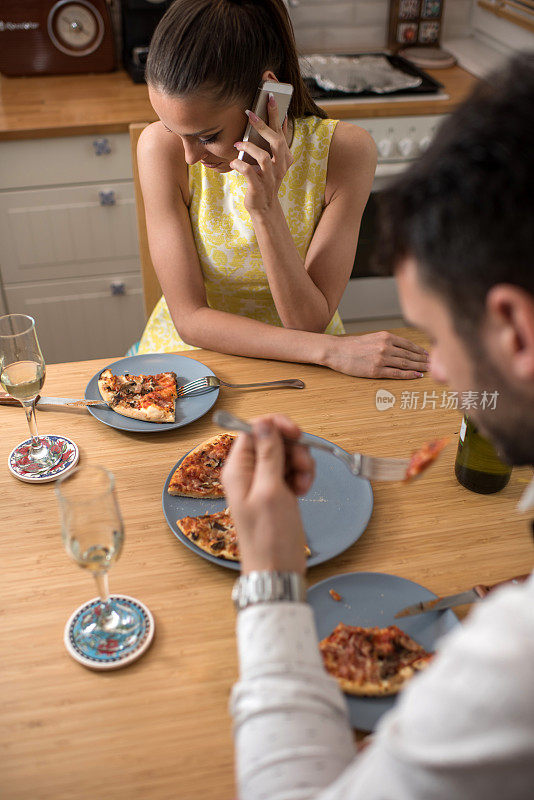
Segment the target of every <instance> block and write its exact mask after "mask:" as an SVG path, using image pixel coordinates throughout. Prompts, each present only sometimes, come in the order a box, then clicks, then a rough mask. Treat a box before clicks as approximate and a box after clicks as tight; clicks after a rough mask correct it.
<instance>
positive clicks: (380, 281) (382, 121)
mask: <svg viewBox="0 0 534 800" xmlns="http://www.w3.org/2000/svg"><path fill="white" fill-rule="evenodd" d="M325 105H326V104H325ZM325 110H327V109H325ZM443 118H444V115H443V114H436V115H428V116H417V117H391V118H365V119H351V120H348V121H349V122H352V123H354V124H355V125H360V126H361V127H362V128H365V130H367V131H368V132H369V133H370V134H371V136H372V137H373V139H374V140H375V142H376V145H377V150H378V165H377V168H376V173H375V179H374V183H373V188H372V190H371V195H370V197H369V201H368V203H367V206H366V208H365V211H364V214H363V218H362V224H361V228H360V235H359V239H358V249H357V251H356V258H355V260H354V267H353V270H352V274H351V277H350V280H349V283H348V285H347V288H346V290H345V293H344V295H343V297H342V299H341V303H340V305H339V311H340V314H341V318H342V319H343V321H344V322H362V321H364V320H365V321H367V320H369V321H370V322H372V321H374V320H377V321H379V320H380V319H386V318H390V317H399V316H401V309H400V305H399V300H398V297H397V291H396V286H395V280H394V278H384V277H378V276H377V275H376V274H373V265H372V256H373V248H374V242H375V241H376V236H377V226H376V209H377V202H376V200H377V195H378V193H379V192H380V191H381V189H384V187H386V186H387V184H388V182H390V181H391V180H393V179H395V178H397V176H398V175H400V174H402V172H404V170H406V169H407V168H408V166H409V165H410V164H411V163H412V161H413V160H414V159H415V158H417V156H418V154H419V153H421V152H422V151H423V150H424V149H425V148H426V147H428V145H429V143H430V141H431V140H432V137H433V136H434V133H435V131H436V129H437V127H438V125H439V123H440V122H441V120H443Z"/></svg>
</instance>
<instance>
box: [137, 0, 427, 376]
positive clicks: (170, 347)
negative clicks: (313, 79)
mask: <svg viewBox="0 0 534 800" xmlns="http://www.w3.org/2000/svg"><path fill="white" fill-rule="evenodd" d="M146 79H147V83H148V88H149V95H150V101H151V103H152V105H153V107H154V109H155V111H156V113H157V115H158V117H159V119H160V121H159V122H156V123H153V124H152V125H149V126H148V127H147V128H146V129H145V130H144V131H143V134H142V136H141V138H140V140H139V148H138V161H139V176H140V181H141V187H142V191H143V198H144V203H145V211H146V219H147V230H148V239H149V245H150V253H151V256H152V260H153V263H154V266H155V269H156V272H157V274H158V278H159V281H160V284H161V287H162V289H163V295H164V297H163V298H162V299H161V300H160V301H159V303H158V304H157V305H156V308H155V309H154V311H153V313H152V315H151V317H150V320H149V322H148V324H147V328H146V330H145V332H144V334H143V336H142V339H141V343H140V347H139V352H140V353H146V352H153V351H176V350H186V349H190V348H191V347H195V346H196V347H204V348H207V349H211V350H219V351H222V352H225V353H234V354H236V355H242V356H252V357H258V358H271V359H280V360H284V361H298V362H308V363H314V364H322V365H324V366H328V367H331V368H332V369H335V370H338V371H340V372H346V373H348V374H350V375H359V376H366V377H386V378H415V377H421V376H422V374H423V372H422V371H424V370H426V369H427V354H426V353H425V351H424V350H422V349H421V348H420V347H418V346H417V345H415V344H412V343H411V342H409V341H407V340H405V339H401V338H399V337H396V336H392V335H391V334H389V333H386V332H384V331H383V332H380V333H373V334H367V335H364V336H358V337H342V338H340V337H339V334H342V333H344V331H343V326H342V323H341V320H340V318H339V315H338V313H337V311H336V309H337V306H338V303H339V300H340V299H341V296H342V294H343V291H344V289H345V286H346V284H347V281H348V279H349V276H350V272H351V269H352V264H353V262H354V254H355V250H356V244H357V234H358V230H359V226H360V221H361V216H362V213H363V210H364V207H365V204H366V202H367V198H368V196H369V192H370V189H371V184H372V181H373V175H374V170H375V166H376V154H375V146H374V143H373V140H372V139H371V137H370V136H369V135H368V134H367V133H366V132H365V131H364V130H362V129H360V128H358V127H356V126H354V125H351V124H348V123H337V122H336V121H335V120H328V119H325V118H324V114H323V113H322V112H321V111H320V109H319V108H318V107H317V106H316V105H315V103H314V102H313V100H312V99H311V97H310V95H309V93H308V91H307V89H306V87H305V85H304V83H303V81H302V78H301V75H300V71H299V65H298V58H297V54H296V49H295V42H294V37H293V30H292V27H291V22H290V20H289V16H288V13H287V11H286V8H285V6H284V4H283V2H282V0H259V2H253V1H252V0H242V2H232V1H231V0H177V2H175V3H174V4H173V5H172V6H171V7H170V8H169V9H168V11H167V13H166V14H165V15H164V17H163V18H162V20H161V22H160V24H159V25H158V27H157V29H156V32H155V34H154V37H153V39H152V43H151V46H150V52H149V56H148V61H147V68H146ZM265 80H275V81H281V82H284V83H291V84H292V85H293V87H294V93H293V97H292V100H291V104H290V107H289V111H288V115H287V118H286V120H285V122H284V124H283V126H280V124H279V122H278V114H277V107H276V103H275V102H273V100H270V101H269V107H268V111H269V125H268V126H267V125H266V124H265V123H263V122H262V121H261V120H259V119H258V118H257V117H255V116H254V115H253V114H252V113H251V112H250V111H248V110H246V109H248V108H249V107H250V105H251V103H252V101H253V98H254V95H255V93H256V89H257V86H258V85H259V84H260V83H261V82H262V81H265ZM247 117H248V119H247ZM248 120H250V122H251V124H252V125H253V126H254V127H255V128H256V129H257V131H258V132H259V133H260V134H262V136H263V137H264V138H265V139H266V140H267V141H268V143H269V145H270V148H271V153H272V155H271V154H268V153H267V152H266V151H263V150H261V149H260V148H258V147H256V146H255V145H253V144H251V143H243V142H241V141H240V138H241V137H242V135H243V132H244V129H245V127H246V123H247V122H248ZM240 150H243V151H245V152H246V153H248V154H249V155H250V156H252V157H253V158H254V159H256V161H257V163H258V166H253V165H251V164H247V163H246V162H245V161H240V160H238V158H237V156H238V152H239V151H240Z"/></svg>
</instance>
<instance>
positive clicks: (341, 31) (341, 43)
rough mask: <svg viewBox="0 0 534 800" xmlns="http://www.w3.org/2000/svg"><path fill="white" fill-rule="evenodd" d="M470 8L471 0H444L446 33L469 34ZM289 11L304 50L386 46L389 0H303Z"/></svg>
mask: <svg viewBox="0 0 534 800" xmlns="http://www.w3.org/2000/svg"><path fill="white" fill-rule="evenodd" d="M470 8H471V0H445V6H444V25H443V33H444V35H446V36H447V37H452V36H462V35H466V33H467V27H468V24H469V14H470ZM289 13H290V15H291V19H292V20H293V25H294V28H295V36H296V39H297V45H298V47H299V50H301V51H302V52H308V53H311V52H314V51H316V50H322V51H323V52H324V51H329V52H338V53H342V52H345V53H355V52H364V51H368V52H369V51H372V50H382V49H384V48H385V47H386V42H387V26H388V18H389V3H388V0H300V2H299V4H298V6H296V7H294V8H292V7H290V9H289Z"/></svg>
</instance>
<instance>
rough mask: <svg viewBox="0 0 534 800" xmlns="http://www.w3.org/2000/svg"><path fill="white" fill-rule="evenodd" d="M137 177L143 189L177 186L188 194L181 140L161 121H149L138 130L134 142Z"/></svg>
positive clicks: (183, 192)
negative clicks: (137, 137)
mask: <svg viewBox="0 0 534 800" xmlns="http://www.w3.org/2000/svg"><path fill="white" fill-rule="evenodd" d="M137 160H138V164H139V177H140V179H141V185H142V187H143V191H145V187H147V188H148V187H149V185H150V184H152V185H153V184H154V183H155V182H157V184H160V185H164V186H165V185H166V186H169V187H171V186H174V187H175V186H176V185H177V183H178V185H179V186H180V188H181V189H182V194H183V195H184V199H186V194H187V185H188V181H187V164H186V161H185V156H184V148H183V145H182V140H181V139H180V137H179V136H176V135H175V134H173V133H171V132H170V131H168V130H167V129H166V128H165V126H164V125H163V124H162V123H161V122H152V123H151V124H150V125H147V127H146V128H144V130H143V131H142V132H141V135H140V137H139V141H138V143H137Z"/></svg>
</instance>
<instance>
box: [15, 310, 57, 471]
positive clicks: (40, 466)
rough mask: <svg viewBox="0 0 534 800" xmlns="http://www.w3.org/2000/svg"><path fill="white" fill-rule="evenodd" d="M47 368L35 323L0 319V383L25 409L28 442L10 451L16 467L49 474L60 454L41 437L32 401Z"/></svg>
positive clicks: (24, 319) (30, 319) (17, 317)
mask: <svg viewBox="0 0 534 800" xmlns="http://www.w3.org/2000/svg"><path fill="white" fill-rule="evenodd" d="M45 376H46V366H45V361H44V358H43V354H42V353H41V348H40V346H39V340H38V339H37V333H36V331H35V320H34V319H33V317H29V316H27V315H26V314H6V315H5V316H3V317H0V383H1V384H2V386H3V387H4V389H5V390H6V392H7V393H8V394H10V395H11V396H12V397H15V398H16V399H17V400H18V401H19V402H20V403H21V404H22V406H23V407H24V411H25V412H26V418H27V420H28V426H29V428H30V434H31V443H30V445H29V447H28V445H27V444H26V443H25V442H23V443H22V444H20V445H19V446H18V447H17V448H15V450H14V451H13V454H12V457H13V458H14V463H15V466H17V467H20V468H21V469H24V471H25V472H29V473H34V474H37V475H38V474H39V473H43V472H48V471H49V470H50V469H52V467H54V466H56V464H58V463H59V462H60V461H61V457H62V452H61V451H59V452H58V450H57V448H55V449H54V450H53V449H52V447H51V444H50V442H49V441H48V440H47V439H46V437H40V436H39V434H38V432H37V422H36V420H35V401H36V399H37V396H38V394H39V392H40V391H41V389H42V386H43V384H44V381H45Z"/></svg>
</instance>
